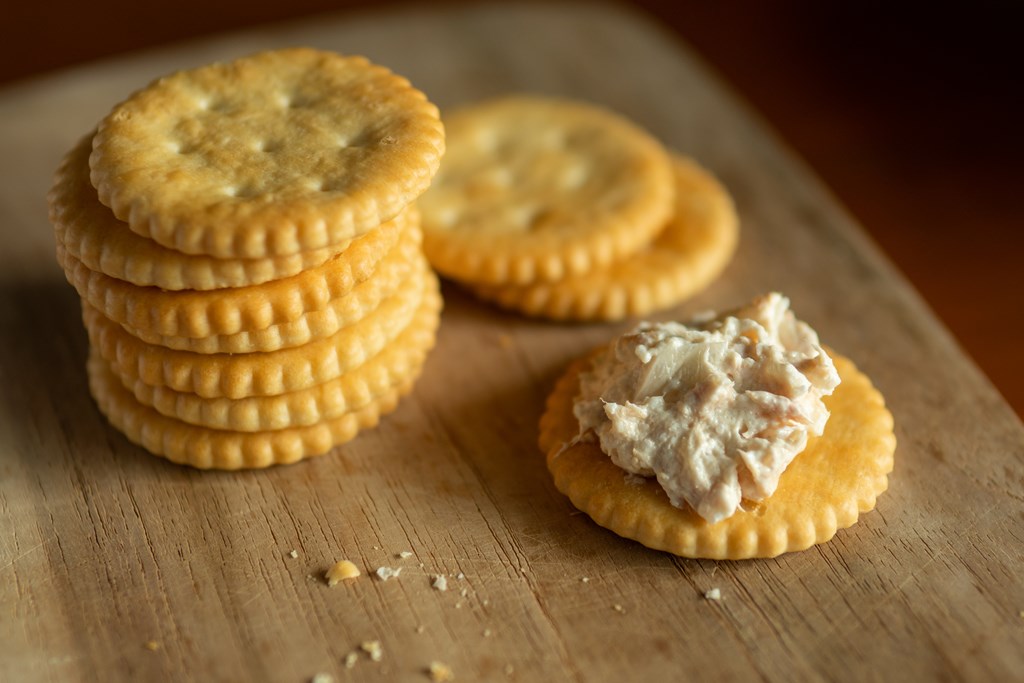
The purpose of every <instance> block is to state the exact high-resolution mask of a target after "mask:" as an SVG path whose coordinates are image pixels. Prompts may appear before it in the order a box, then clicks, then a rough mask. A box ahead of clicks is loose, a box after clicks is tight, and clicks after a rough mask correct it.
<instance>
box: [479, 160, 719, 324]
mask: <svg viewBox="0 0 1024 683" xmlns="http://www.w3.org/2000/svg"><path fill="white" fill-rule="evenodd" d="M672 168H673V172H674V176H675V209H674V211H673V214H672V217H671V218H670V219H669V220H668V222H667V223H666V225H665V227H664V228H663V229H662V231H661V232H660V233H659V234H658V236H657V237H656V238H655V240H654V241H653V242H652V243H651V244H650V245H649V246H646V247H644V248H643V249H641V250H640V251H639V252H637V253H635V254H633V255H632V256H628V257H626V258H625V259H623V260H621V261H616V262H615V263H612V264H611V265H608V266H605V267H603V268H598V269H595V270H591V271H590V272H588V273H585V274H583V275H577V276H573V277H567V278H564V279H562V280H558V281H557V282H538V283H534V284H532V285H525V286H522V287H516V286H512V285H497V286H493V287H486V286H476V287H473V291H474V292H476V294H477V295H479V296H480V297H481V298H483V299H487V300H488V301H493V302H495V303H497V304H499V305H501V306H504V307H505V308H509V309H512V310H516V311H519V312H521V313H525V314H527V315H533V316H542V317H546V318H552V319H554V320H621V319H623V318H626V317H629V316H643V315H647V314H648V313H652V312H654V311H658V310H661V309H664V308H669V307H670V306H674V305H676V304H678V303H680V302H682V301H684V300H685V299H687V298H689V297H690V296H693V295H694V294H696V293H697V292H699V291H700V290H702V289H704V288H705V287H706V286H708V285H709V284H710V283H711V282H713V281H714V280H715V278H717V277H718V275H719V274H720V273H721V272H722V270H724V269H725V266H726V264H728V263H729V259H731V258H732V255H733V252H735V250H736V243H737V241H738V239H739V222H738V219H737V217H736V209H735V206H734V205H733V202H732V198H731V197H730V196H729V193H728V191H727V190H726V189H725V188H724V187H723V186H722V184H721V183H719V182H718V180H716V179H715V177H714V176H712V175H711V174H710V173H708V172H707V171H706V170H704V169H703V168H701V167H700V165H699V164H697V163H696V162H694V161H693V160H691V159H687V158H685V157H680V156H673V159H672Z"/></svg>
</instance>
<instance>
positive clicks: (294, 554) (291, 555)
mask: <svg viewBox="0 0 1024 683" xmlns="http://www.w3.org/2000/svg"><path fill="white" fill-rule="evenodd" d="M298 556H299V551H298V550H292V551H291V552H290V553H288V557H290V558H292V559H293V560H294V559H295V558H296V557H298Z"/></svg>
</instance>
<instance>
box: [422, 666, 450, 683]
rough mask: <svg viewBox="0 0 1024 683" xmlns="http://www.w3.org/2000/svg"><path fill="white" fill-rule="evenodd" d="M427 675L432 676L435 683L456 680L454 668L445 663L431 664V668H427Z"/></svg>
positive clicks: (431, 678)
mask: <svg viewBox="0 0 1024 683" xmlns="http://www.w3.org/2000/svg"><path fill="white" fill-rule="evenodd" d="M427 675H428V676H430V680H432V681H434V683H442V682H444V681H454V680H455V674H453V673H452V668H451V667H450V666H448V665H447V664H445V663H444V662H431V663H430V666H429V667H427Z"/></svg>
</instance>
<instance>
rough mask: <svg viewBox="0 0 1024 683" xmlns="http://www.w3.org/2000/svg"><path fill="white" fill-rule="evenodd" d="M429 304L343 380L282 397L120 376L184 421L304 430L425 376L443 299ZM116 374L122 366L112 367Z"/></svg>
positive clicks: (144, 399)
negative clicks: (221, 393)
mask: <svg viewBox="0 0 1024 683" xmlns="http://www.w3.org/2000/svg"><path fill="white" fill-rule="evenodd" d="M426 303H427V305H425V306H422V307H421V308H420V310H419V311H417V313H416V315H415V316H414V318H413V320H412V321H411V322H410V323H409V325H407V326H406V328H405V329H404V330H402V331H401V332H400V333H399V334H398V336H396V337H395V339H394V340H392V341H391V342H390V343H389V344H388V345H387V346H386V347H384V348H383V349H381V351H380V352H379V353H378V354H376V355H375V356H373V357H372V358H369V359H367V360H366V362H365V363H362V364H360V365H358V366H356V367H354V368H352V369H350V370H349V371H348V372H346V373H344V374H342V375H339V376H338V377H336V378H334V379H332V380H329V381H327V382H323V383H321V384H316V385H314V386H311V387H308V388H306V389H300V390H298V391H292V392H288V393H285V394H279V395H276V396H252V397H248V398H240V399H231V398H203V397H201V396H197V395H196V394H191V393H183V392H179V391H174V390H173V389H168V388H167V387H152V386H149V385H148V384H146V383H144V382H142V381H140V380H139V379H138V378H134V377H129V376H125V375H120V377H119V378H120V379H121V382H122V384H123V385H124V386H125V387H126V388H127V389H128V390H129V391H132V393H134V395H135V398H136V399H137V400H138V401H139V403H141V404H143V405H146V406H150V407H152V408H154V409H156V411H157V412H159V413H161V414H162V415H166V416H168V417H172V418H175V419H178V420H181V421H182V422H187V423H189V424H193V425H198V426H201V427H210V428H213V429H226V430H234V431H239V432H260V431H266V430H271V429H284V428H286V427H302V426H306V425H312V424H316V423H318V422H323V421H324V420H330V419H333V418H335V417H338V416H340V415H343V414H345V413H350V412H353V411H356V410H359V409H361V408H363V407H364V406H366V405H369V404H370V403H372V402H373V401H376V400H377V399H378V398H380V397H381V396H384V395H386V394H387V393H388V392H389V391H390V390H391V388H392V387H394V386H397V385H400V384H402V383H404V382H405V381H406V379H407V378H409V377H414V376H417V375H419V373H420V369H421V367H422V366H423V362H424V361H425V360H426V357H427V353H428V352H429V351H430V349H431V348H433V346H434V340H435V335H436V332H437V326H438V323H439V322H440V313H441V297H440V296H439V295H438V293H437V291H436V290H434V291H432V292H430V293H429V294H428V296H427V301H426ZM111 368H112V370H114V372H115V373H116V372H117V370H116V367H115V366H111Z"/></svg>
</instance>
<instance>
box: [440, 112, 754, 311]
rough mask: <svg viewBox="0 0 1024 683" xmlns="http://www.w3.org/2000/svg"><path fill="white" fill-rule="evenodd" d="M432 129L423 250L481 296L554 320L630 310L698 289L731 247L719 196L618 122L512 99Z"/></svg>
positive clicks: (700, 175) (456, 115) (733, 234)
mask: <svg viewBox="0 0 1024 683" xmlns="http://www.w3.org/2000/svg"><path fill="white" fill-rule="evenodd" d="M445 126H446V128H447V136H448V138H447V144H448V151H447V153H446V155H445V159H444V163H443V164H442V165H441V170H440V171H439V172H438V175H437V177H436V178H435V179H434V183H433V184H432V186H431V188H430V190H429V191H428V192H427V193H426V194H425V195H424V196H423V198H422V200H421V201H420V206H421V208H422V211H423V228H424V249H425V251H426V253H427V257H428V258H429V259H430V262H431V264H432V265H433V266H434V267H435V268H436V269H437V270H438V271H439V272H441V273H442V274H444V275H446V276H448V277H450V278H452V279H454V280H456V281H458V282H461V283H462V284H464V285H466V286H467V287H468V288H469V289H470V290H472V291H473V292H475V293H476V294H478V295H479V296H481V297H483V298H484V299H488V300H491V301H494V302H496V303H498V304H500V305H502V306H505V307H507V308H511V309H515V310H518V311H520V312H523V313H526V314H528V315H537V316H543V317H548V318H553V319H559V320H618V319H621V318H625V317H628V316H641V315H646V314H648V313H651V312H653V311H657V310H660V309H664V308H668V307H670V306H673V305H675V304H677V303H679V302H681V301H683V300H684V299H686V298H688V297H690V296H691V295H693V294H695V293H697V292H698V291H700V290H701V289H703V288H704V287H705V286H707V285H708V284H709V283H711V282H712V281H713V280H714V279H715V278H716V277H717V276H718V275H719V274H720V273H721V272H722V270H723V269H724V268H725V266H726V264H727V263H728V262H729V260H730V258H731V257H732V254H733V252H734V251H735V248H736V243H737V240H738V221H737V217H736V211H735V208H734V206H733V202H732V199H731V198H730V196H729V193H728V191H727V190H726V189H725V188H724V187H723V186H722V185H721V184H720V183H719V182H718V181H717V180H716V179H715V178H714V177H713V176H712V175H711V174H710V173H708V172H707V171H705V170H704V169H703V168H701V167H700V166H699V165H698V164H697V163H696V162H694V161H692V160H690V159H687V158H685V157H681V156H678V155H674V154H671V153H669V152H668V151H666V149H665V148H664V147H663V146H662V145H661V144H660V143H659V142H658V140H656V139H655V138H653V137H652V136H651V135H650V134H648V133H647V132H645V131H644V130H642V129H640V128H639V127H638V126H636V125H635V124H633V123H632V122H630V121H628V120H627V119H625V118H623V117H622V116H619V115H617V114H614V113H612V112H610V111H607V110H604V109H601V108H599V107H596V106H593V105H590V104H585V103H581V102H574V101H569V100H563V99H556V98H549V97H538V96H521V95H520V96H510V97H503V98H499V99H496V100H491V101H486V102H482V103H478V104H474V105H471V106H467V107H465V108H462V109H460V110H457V111H454V112H452V113H451V114H450V115H449V116H446V118H445Z"/></svg>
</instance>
